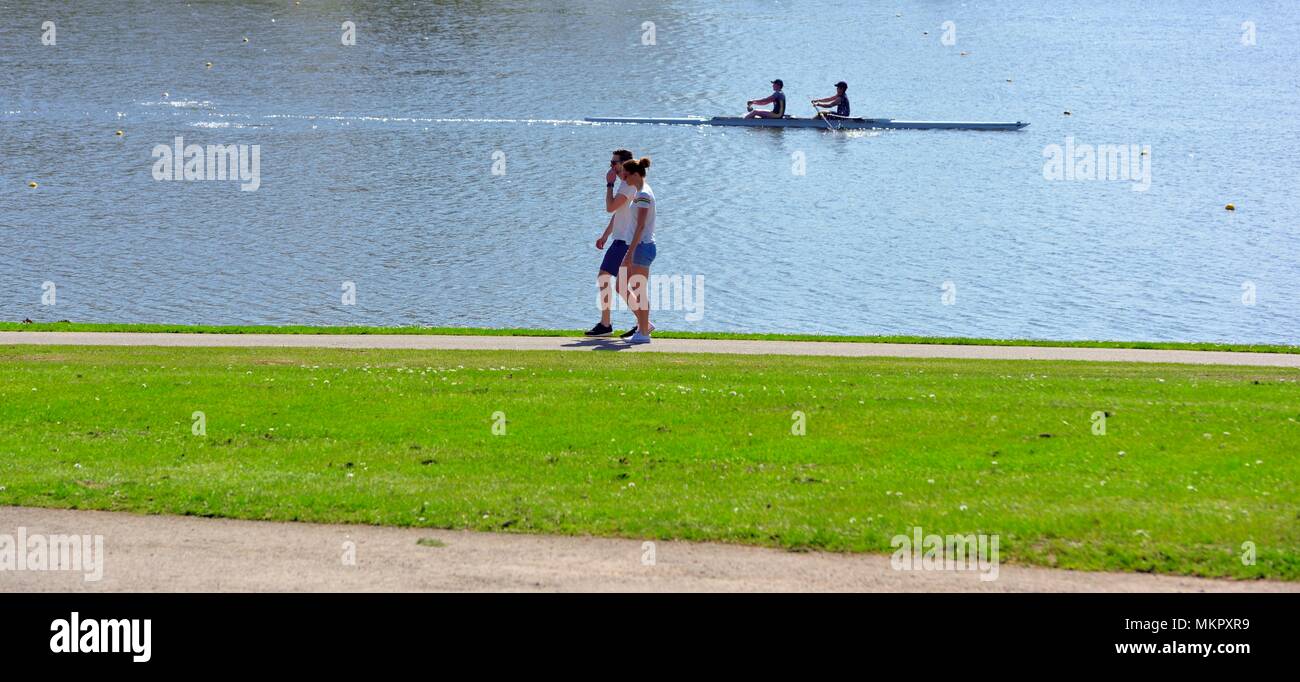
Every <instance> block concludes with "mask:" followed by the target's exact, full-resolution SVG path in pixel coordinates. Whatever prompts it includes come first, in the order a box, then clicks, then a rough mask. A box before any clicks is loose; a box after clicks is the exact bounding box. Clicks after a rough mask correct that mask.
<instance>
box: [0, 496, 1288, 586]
mask: <svg viewBox="0 0 1300 682" xmlns="http://www.w3.org/2000/svg"><path fill="white" fill-rule="evenodd" d="M19 527H22V528H25V529H26V533H27V537H29V538H30V537H32V536H33V535H36V534H41V535H46V536H48V535H55V534H68V535H92V536H93V535H100V536H103V539H104V542H103V552H104V561H103V575H102V577H101V579H99V580H94V581H87V580H86V579H85V575H84V572H67V571H59V572H53V571H0V593H3V592H189V591H204V592H211V591H239V592H258V591H277V592H280V591H284V592H320V591H334V592H367V591H373V592H394V591H398V592H412V591H491V592H503V591H506V592H513V591H527V592H538V591H545V592H567V591H583V592H605V591H619V592H669V591H671V592H696V591H710V592H715V591H716V592H838V591H855V592H859V591H860V592H900V591H901V592H1300V583H1286V582H1276V581H1263V580H1255V581H1234V580H1209V579H1204V578H1184V577H1177V576H1160V575H1147V574H1139V573H1086V572H1080V571H1063V570H1056V569H1050V568H1031V567H1026V566H1011V565H1005V564H1004V565H1000V566H999V567H998V572H997V576H996V579H995V580H987V581H982V580H980V574H979V572H978V571H973V572H972V571H967V572H958V571H897V570H894V569H893V568H892V567H891V566H890V561H889V556H888V555H885V554H828V553H825V552H799V553H794V552H786V551H782V550H776V549H765V548H761V547H743V546H739V545H727V544H718V543H705V542H667V541H656V542H655V543H654V555H653V561H650V558H651V557H650V555H649V554H648V548H647V546H646V545H644V544H643V542H644V541H643V540H639V539H613V538H593V537H567V536H550V535H523V534H517V533H476V532H470V531H450V530H425V529H416V528H385V527H378V526H360V525H329V524H314V523H278V522H268V521H236V520H230V519H203V518H196V517H192V516H142V515H137V514H126V513H120V512H100V511H70V510H63V509H33V508H29V507H0V533H8V534H16V533H17V532H18V531H17V528H19ZM430 539H433V540H437V541H439V542H440V543H441V546H436V545H437V543H431V544H433V545H435V546H430V543H429V540H430ZM420 540H424V541H425V543H426V544H419V541H420ZM345 543H351V544H350V545H348V544H345ZM345 557H351V558H354V559H355V561H353V562H351V563H348V562H346V561H345ZM989 575H992V574H991V573H989Z"/></svg>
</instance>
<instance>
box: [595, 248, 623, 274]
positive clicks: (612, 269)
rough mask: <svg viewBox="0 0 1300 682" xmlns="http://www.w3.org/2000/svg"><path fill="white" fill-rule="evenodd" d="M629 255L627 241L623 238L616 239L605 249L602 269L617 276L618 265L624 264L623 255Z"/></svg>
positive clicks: (601, 264)
mask: <svg viewBox="0 0 1300 682" xmlns="http://www.w3.org/2000/svg"><path fill="white" fill-rule="evenodd" d="M626 255H627V242H625V241H623V240H622V239H615V240H614V243H613V244H610V245H609V248H608V249H605V260H602V261H601V262H600V271H601V272H605V273H609V274H610V275H613V276H615V277H617V276H618V267H619V266H620V265H622V264H623V257H624V256H626Z"/></svg>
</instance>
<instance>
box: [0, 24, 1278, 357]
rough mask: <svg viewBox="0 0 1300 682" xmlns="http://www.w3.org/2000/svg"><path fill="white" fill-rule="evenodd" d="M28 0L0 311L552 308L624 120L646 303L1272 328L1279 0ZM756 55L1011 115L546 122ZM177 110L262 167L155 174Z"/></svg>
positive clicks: (673, 102)
mask: <svg viewBox="0 0 1300 682" xmlns="http://www.w3.org/2000/svg"><path fill="white" fill-rule="evenodd" d="M47 5H48V3H37V2H12V1H3V0H0V31H2V32H0V183H2V185H3V189H2V190H0V244H3V253H2V255H3V262H2V263H0V309H2V311H3V314H2V315H0V317H2V318H3V319H21V318H24V317H30V318H32V319H35V320H58V319H72V320H78V321H119V322H136V321H139V322H183V323H213V324H217V323H226V324H233V323H306V324H436V325H475V326H524V327H580V326H581V327H585V326H588V325H590V324H591V323H593V322H594V321H595V319H596V313H595V294H594V282H593V280H594V275H595V271H596V268H597V265H598V263H599V253H598V252H597V251H596V250H595V248H594V244H593V241H594V239H595V237H596V235H597V234H598V233H599V231H600V229H601V228H603V226H604V221H605V218H606V216H605V214H604V213H603V211H602V208H603V207H602V202H601V194H602V192H603V179H602V177H601V174H602V172H603V165H604V164H605V162H606V159H607V158H608V154H609V151H610V150H611V149H613V148H616V147H624V146H626V147H631V148H632V149H634V150H635V151H636V152H637V153H638V154H648V155H650V156H652V157H653V159H654V166H653V168H652V169H651V172H650V182H651V184H652V185H653V187H654V189H655V193H656V195H657V197H658V201H659V229H658V242H659V259H658V260H657V261H656V262H655V268H654V270H655V272H658V273H663V274H683V275H691V276H695V275H700V276H703V278H704V283H705V284H704V296H705V298H704V308H703V313H704V314H703V318H702V319H700V320H699V321H689V320H687V319H686V313H685V312H684V311H674V310H668V311H660V312H657V313H656V319H657V320H658V321H659V323H660V326H661V327H664V328H676V329H716V330H745V331H788V332H796V331H797V332H837V333H915V334H932V335H971V336H995V337H1040V338H1120V339H1189V340H1230V341H1242V342H1245V341H1254V342H1291V343H1295V342H1297V341H1300V339H1298V338H1297V330H1300V262H1298V256H1300V226H1298V225H1297V216H1298V215H1300V198H1298V197H1297V195H1298V194H1300V193H1298V192H1297V181H1298V180H1300V173H1298V172H1297V171H1298V170H1300V149H1298V147H1300V145H1297V142H1298V137H1300V136H1298V134H1297V133H1298V131H1300V125H1298V124H1297V120H1300V76H1297V73H1300V71H1298V70H1297V68H1296V65H1297V64H1300V5H1297V4H1296V3H1295V2H1293V1H1291V0H1279V1H1276V2H1270V1H1264V0H1260V1H1249V2H1238V3H1211V2H1169V3H1144V2H1120V1H1115V2H1036V1H1033V2H1023V3H976V2H964V3H961V2H907V1H898V2H886V3H877V2H863V1H862V0H853V1H843V2H841V1H838V0H822V1H818V2H757V1H753V2H717V1H709V2H703V1H699V2H688V1H681V2H665V3H639V4H638V3H630V2H619V1H613V2H535V3H519V2H516V3H507V2H436V3H415V2H403V3H383V2H376V3H344V2H313V1H311V0H303V2H302V3H301V5H298V6H294V5H293V4H292V3H290V2H261V3H259V2H189V3H181V2H166V1H159V2H121V3H99V2H66V3H58V4H57V5H56V6H55V7H53V8H47ZM899 15H901V16H899ZM47 20H48V21H53V22H55V25H56V27H57V28H56V30H57V34H56V35H57V44H56V45H54V46H43V45H41V28H40V27H41V23H42V22H43V21H47ZM348 20H350V21H353V22H355V23H356V26H357V41H356V45H355V46H344V45H342V44H341V41H340V34H341V24H342V22H344V21H348ZM946 21H951V22H953V24H952V26H953V27H955V44H953V45H945V44H943V42H944V41H943V37H944V32H945V28H944V22H946ZM645 22H653V24H654V41H653V42H654V44H653V45H645V44H642V43H643V37H644V36H645V32H646V29H645V28H643V26H644V25H645ZM1244 22H1253V23H1254V26H1255V34H1254V37H1255V40H1254V42H1255V44H1253V45H1248V44H1243V35H1244V34H1245V33H1246V30H1247V27H1243V23H1244ZM244 38H247V39H248V40H247V42H245V41H244ZM1245 42H1250V41H1249V40H1247V41H1245ZM208 62H211V64H212V66H211V67H210V68H209V67H207V66H206V64H207V63H208ZM777 77H780V78H783V79H784V80H785V82H786V90H787V92H788V94H789V99H790V103H791V112H792V113H796V114H799V115H807V113H808V111H809V105H808V104H807V103H806V102H807V100H808V99H810V98H812V97H823V96H827V95H830V94H832V92H833V88H832V87H830V84H832V83H834V82H835V81H837V80H840V79H844V80H846V81H848V82H849V83H850V91H849V94H850V95H851V96H852V101H853V104H854V113H856V114H860V115H869V116H877V117H897V118H913V119H939V120H953V119H956V120H1023V121H1029V122H1031V125H1030V127H1029V128H1027V129H1025V130H1023V131H1020V132H1014V133H982V132H962V131H875V132H862V131H858V132H842V131H841V132H830V131H818V130H745V129H728V128H710V127H694V126H648V125H591V124H585V123H582V122H581V119H582V118H583V117H584V116H594V115H606V116H609V115H613V116H686V115H717V114H726V113H731V114H735V113H743V107H744V101H745V100H746V99H750V98H757V97H761V96H764V95H766V92H767V90H766V83H767V81H768V80H770V79H772V78H777ZM1065 111H1069V112H1070V113H1071V115H1069V116H1066V115H1065V114H1064V112H1065ZM119 129H120V130H122V131H123V133H124V134H123V135H122V136H120V137H119V136H117V135H115V134H114V133H115V131H117V130H119ZM177 136H182V137H184V140H185V141H186V142H187V143H198V144H205V145H206V144H247V145H254V144H256V145H260V150H261V157H260V162H261V166H260V171H261V185H260V187H259V188H258V189H257V191H247V192H246V191H240V189H239V186H238V185H237V184H236V183H233V182H158V181H155V180H154V179H153V177H152V174H151V169H152V166H153V158H152V156H151V151H152V149H153V148H154V146H155V145H158V144H172V143H173V141H174V138H175V137H177ZM1067 137H1071V138H1073V139H1074V140H1075V143H1076V144H1123V145H1133V144H1136V145H1144V146H1145V145H1150V149H1151V154H1150V156H1149V157H1145V158H1148V159H1149V160H1150V169H1151V183H1150V188H1149V190H1147V191H1134V189H1133V187H1134V183H1133V182H1129V181H1126V180H1113V181H1081V180H1075V181H1048V180H1046V179H1045V178H1044V162H1045V157H1044V150H1045V149H1047V148H1049V145H1053V144H1058V145H1064V144H1065V143H1066V138H1067ZM498 152H499V153H498ZM494 155H495V156H494ZM494 159H497V160H502V159H503V160H504V164H505V173H504V174H503V175H497V174H493V172H492V170H493V163H494ZM800 162H802V163H803V164H804V165H806V173H804V174H798V173H796V172H794V171H795V170H796V166H797V165H798V164H799V163H800ZM29 182H36V183H38V185H39V186H38V187H37V188H34V189H33V188H29V187H28V183H29ZM1229 202H1231V203H1233V204H1235V205H1236V207H1237V210H1236V211H1235V212H1229V211H1226V210H1224V205H1225V204H1226V203H1229ZM344 281H351V282H355V283H356V292H357V299H356V305H352V306H348V305H343V304H342V302H341V299H340V287H341V283H342V282H344ZM45 282H53V283H54V284H55V287H56V289H55V292H56V296H57V298H56V303H55V305H53V306H47V305H42V293H43V290H42V284H43V283H45ZM945 283H949V286H948V288H947V289H946V290H945V288H944V285H945ZM945 293H948V294H955V297H952V298H950V299H949V301H950V302H951V305H945V300H944V295H945ZM1252 296H1253V300H1252V298H1251V297H1252ZM1243 297H1244V298H1243ZM1249 302H1253V305H1247V303H1249ZM618 319H620V320H623V319H630V317H628V316H627V315H626V314H620V316H619V318H618Z"/></svg>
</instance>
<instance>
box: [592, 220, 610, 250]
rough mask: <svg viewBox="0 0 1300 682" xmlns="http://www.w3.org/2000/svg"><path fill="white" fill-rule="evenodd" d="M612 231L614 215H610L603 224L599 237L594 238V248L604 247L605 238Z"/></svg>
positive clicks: (607, 237)
mask: <svg viewBox="0 0 1300 682" xmlns="http://www.w3.org/2000/svg"><path fill="white" fill-rule="evenodd" d="M613 231H614V216H610V217H609V222H608V223H606V224H605V231H604V232H601V233H600V237H599V238H598V239H596V248H598V249H603V248H605V240H606V239H609V233H611V232H613Z"/></svg>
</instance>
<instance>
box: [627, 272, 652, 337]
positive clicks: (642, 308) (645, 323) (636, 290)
mask: <svg viewBox="0 0 1300 682" xmlns="http://www.w3.org/2000/svg"><path fill="white" fill-rule="evenodd" d="M627 274H628V279H629V280H630V281H631V283H632V284H633V285H634V286H633V287H629V289H630V290H631V292H632V293H631V297H630V298H629V299H628V302H627V304H628V305H629V306H630V307H631V308H632V313H633V314H634V315H636V328H637V329H638V330H640V331H641V333H642V334H646V333H649V330H650V266H648V265H636V264H633V265H632V266H631V267H629V268H628V270H627Z"/></svg>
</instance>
